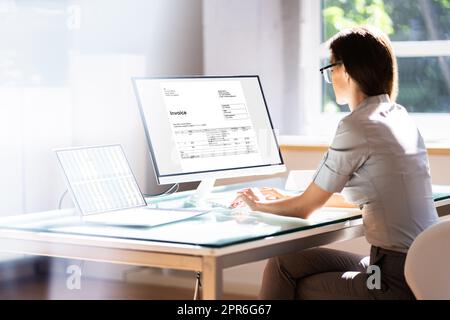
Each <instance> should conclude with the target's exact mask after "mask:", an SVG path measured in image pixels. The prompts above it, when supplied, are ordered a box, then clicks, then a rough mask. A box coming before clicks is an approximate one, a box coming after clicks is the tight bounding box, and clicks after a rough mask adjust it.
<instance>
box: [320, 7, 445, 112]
mask: <svg viewBox="0 0 450 320" xmlns="http://www.w3.org/2000/svg"><path fill="white" fill-rule="evenodd" d="M322 17H323V32H322V37H323V38H322V40H323V41H326V40H328V39H329V38H330V37H332V36H333V35H334V34H335V33H337V32H338V31H340V30H342V29H344V28H348V27H353V26H357V25H364V24H365V25H372V26H376V27H378V28H380V29H381V30H383V31H384V32H385V33H386V34H387V35H389V37H390V39H391V40H392V41H427V40H449V39H450V0H408V1H405V0H322ZM324 63H326V61H324ZM398 65H399V80H400V88H399V89H400V90H399V96H398V102H399V103H400V104H403V105H404V106H405V107H407V108H408V109H409V111H412V112H433V113H439V112H441V113H442V112H445V113H450V57H448V56H447V57H417V58H399V59H398ZM324 93H325V95H324V111H325V112H336V111H348V110H345V108H343V107H340V106H336V104H335V103H334V96H333V93H332V88H331V87H330V86H324Z"/></svg>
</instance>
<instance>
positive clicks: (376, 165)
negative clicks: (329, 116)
mask: <svg viewBox="0 0 450 320" xmlns="http://www.w3.org/2000/svg"><path fill="white" fill-rule="evenodd" d="M313 181H314V183H315V184H316V185H318V186H319V187H320V188H322V189H324V190H326V191H328V192H331V193H334V192H341V191H342V194H343V195H344V197H345V198H346V200H347V201H349V202H351V203H355V204H357V205H359V206H360V208H361V209H362V216H363V223H364V229H365V235H366V239H367V241H368V242H369V243H370V244H372V245H374V246H378V247H382V248H385V249H390V250H395V251H401V252H406V251H407V250H408V248H409V246H410V245H411V243H412V242H413V240H414V239H415V238H416V236H417V235H418V234H419V233H420V232H422V231H423V230H425V229H426V228H427V227H428V226H430V225H432V224H433V223H435V222H437V220H438V216H437V213H436V209H435V206H434V201H433V195H432V190H431V177H430V169H429V164H428V157H427V150H426V148H425V144H424V142H423V139H422V136H421V135H420V133H419V131H418V129H417V127H416V125H415V123H414V121H413V120H412V119H411V118H410V117H409V115H408V113H407V111H406V110H405V108H404V107H402V106H400V105H398V104H395V103H392V102H390V100H389V96H388V95H379V96H373V97H369V98H367V99H366V100H364V101H363V102H362V103H361V104H360V106H359V107H358V108H356V109H355V110H354V111H353V112H351V113H350V114H349V115H348V116H346V117H345V118H343V119H342V120H341V121H340V123H339V126H338V128H337V131H336V135H335V137H334V139H333V142H332V143H331V146H330V148H329V150H328V152H327V153H326V154H325V156H324V158H323V160H322V162H321V164H320V165H319V168H318V169H317V171H316V173H315V176H314V179H313Z"/></svg>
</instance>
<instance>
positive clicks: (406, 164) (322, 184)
mask: <svg viewBox="0 0 450 320" xmlns="http://www.w3.org/2000/svg"><path fill="white" fill-rule="evenodd" d="M330 54H331V57H330V61H331V64H330V65H328V66H326V67H324V68H322V69H321V70H320V71H321V72H322V73H323V74H324V76H325V80H327V82H330V83H332V85H333V89H334V93H335V96H336V102H337V103H338V104H340V105H344V104H348V105H349V107H350V110H351V113H350V114H349V115H348V116H346V117H344V118H343V119H342V120H341V121H340V123H339V126H338V128H337V131H336V134H335V137H334V139H333V142H332V143H331V146H330V148H329V150H328V152H327V153H326V154H325V156H324V158H323V160H322V162H321V164H320V165H319V167H318V169H317V171H316V173H315V176H314V178H313V182H312V183H311V184H310V185H309V187H308V188H307V189H306V191H305V192H304V193H303V194H301V195H299V196H295V197H290V198H286V197H283V196H282V195H280V194H278V193H277V192H276V191H275V190H273V191H271V190H269V192H268V190H267V189H265V190H264V193H265V194H266V195H268V197H266V199H260V198H258V196H257V193H256V192H253V191H252V190H251V189H245V190H242V191H241V192H240V193H239V196H238V198H237V200H236V201H235V202H234V203H233V206H238V205H240V203H243V202H245V203H246V204H247V205H248V206H249V207H250V208H251V209H252V210H256V211H264V212H269V213H274V214H278V215H284V216H294V217H300V218H307V217H308V215H309V214H310V213H312V212H313V211H314V210H316V209H318V208H320V207H321V206H323V205H324V204H325V203H326V202H327V201H328V200H329V199H330V198H331V196H332V195H333V193H337V192H341V191H342V193H343V195H344V196H345V198H346V200H347V201H349V202H351V203H354V204H356V205H358V206H359V207H360V208H361V209H362V215H363V221H364V228H365V236H366V239H367V241H368V242H369V243H370V244H371V251H370V257H363V256H358V255H356V254H351V253H348V252H342V251H337V250H330V249H325V248H313V249H309V250H304V251H301V252H298V253H296V254H291V255H286V256H280V257H277V258H272V259H270V260H269V262H268V264H267V266H266V268H265V271H264V276H263V283H262V288H261V292H260V298H261V299H296V298H299V299H340V298H341V299H413V298H414V296H413V294H412V292H411V291H410V289H409V287H408V286H407V284H406V281H405V278H404V274H403V269H404V262H405V257H406V252H407V250H408V248H409V246H410V245H411V243H412V242H413V240H414V239H415V237H416V236H417V235H418V234H419V233H420V232H422V231H423V230H424V229H426V228H427V227H429V226H430V225H432V224H433V223H435V222H436V221H437V213H436V210H435V207H434V203H433V198H432V191H431V178H430V172H429V166H428V158H427V151H426V148H425V145H424V142H423V139H422V137H421V135H420V133H419V132H418V130H417V128H416V126H415V124H414V122H413V120H412V119H411V118H410V117H409V116H408V114H407V112H406V110H405V108H404V107H402V106H400V105H398V104H396V103H395V98H396V94H397V81H398V80H397V64H396V59H395V56H394V54H393V50H392V47H391V44H390V41H389V39H388V38H387V37H386V36H385V35H384V34H382V33H381V32H379V31H375V30H372V29H369V28H366V27H357V28H353V29H350V30H345V31H343V32H340V33H338V34H337V35H336V36H335V37H333V38H332V39H331V42H330ZM274 197H275V198H277V200H270V201H269V200H267V199H270V198H272V199H273V198H274ZM369 265H377V266H378V267H379V268H380V271H381V279H380V280H381V287H380V286H378V287H379V288H376V287H377V286H376V285H375V288H373V287H372V286H369V285H368V284H367V282H368V281H367V280H368V276H370V274H368V273H367V268H368V266H369ZM371 288H373V289H371Z"/></svg>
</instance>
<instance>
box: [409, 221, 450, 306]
mask: <svg viewBox="0 0 450 320" xmlns="http://www.w3.org/2000/svg"><path fill="white" fill-rule="evenodd" d="M449 270H450V220H444V221H441V222H439V223H437V224H435V225H433V226H431V227H429V228H428V229H426V230H425V231H423V232H422V233H421V234H419V236H418V237H417V238H416V239H415V240H414V242H413V243H412V245H411V247H410V248H409V251H408V254H407V256H406V261H405V278H406V282H407V283H408V285H409V287H410V288H411V290H412V292H413V293H414V295H415V297H416V298H417V299H450V271H449Z"/></svg>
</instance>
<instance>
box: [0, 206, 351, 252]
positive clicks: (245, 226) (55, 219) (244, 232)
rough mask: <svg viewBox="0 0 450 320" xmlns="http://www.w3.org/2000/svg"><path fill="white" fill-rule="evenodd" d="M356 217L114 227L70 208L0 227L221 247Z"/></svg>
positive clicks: (232, 218)
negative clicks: (89, 219)
mask: <svg viewBox="0 0 450 320" xmlns="http://www.w3.org/2000/svg"><path fill="white" fill-rule="evenodd" d="M357 218H360V211H359V210H349V209H322V210H320V211H318V212H316V213H314V214H313V215H312V216H311V218H309V219H308V220H304V219H299V218H290V217H281V216H276V215H272V214H267V213H262V212H261V213H260V212H248V211H247V210H242V211H240V210H230V209H218V208H217V209H213V210H211V211H209V212H207V213H205V214H203V215H200V216H195V217H192V218H189V219H186V220H183V221H178V222H173V223H170V224H166V225H161V226H155V227H144V226H143V227H117V226H106V225H105V226H103V225H99V224H92V223H86V222H83V221H82V220H81V219H80V217H79V216H77V215H74V210H73V209H65V210H57V211H48V212H45V213H38V214H27V215H21V216H17V217H10V218H3V219H0V227H1V228H6V229H16V230H17V229H19V230H30V231H41V232H50V233H66V234H78V235H92V236H104V237H114V238H124V239H135V240H149V241H162V242H171V243H181V244H191V245H200V246H206V247H223V246H227V245H231V244H237V243H241V242H246V241H251V240H257V239H262V238H265V237H267V236H274V235H280V234H284V233H289V232H294V231H300V230H303V229H310V228H313V227H319V226H323V225H327V224H330V223H336V222H341V221H346V220H349V219H357Z"/></svg>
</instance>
